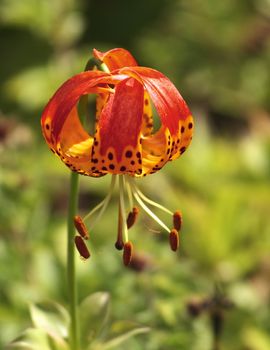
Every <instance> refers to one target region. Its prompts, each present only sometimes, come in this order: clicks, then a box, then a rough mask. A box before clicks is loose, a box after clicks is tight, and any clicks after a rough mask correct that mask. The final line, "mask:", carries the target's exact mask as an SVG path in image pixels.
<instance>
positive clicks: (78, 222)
mask: <svg viewBox="0 0 270 350" xmlns="http://www.w3.org/2000/svg"><path fill="white" fill-rule="evenodd" d="M73 220H74V225H75V227H76V230H77V231H78V233H79V234H80V235H81V237H82V238H84V239H89V233H88V231H87V228H86V226H85V224H84V222H83V220H82V218H81V217H80V216H79V215H76V216H74V219H73Z"/></svg>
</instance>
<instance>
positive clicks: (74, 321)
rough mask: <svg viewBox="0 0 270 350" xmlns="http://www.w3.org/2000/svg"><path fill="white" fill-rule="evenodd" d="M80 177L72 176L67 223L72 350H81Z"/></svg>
mask: <svg viewBox="0 0 270 350" xmlns="http://www.w3.org/2000/svg"><path fill="white" fill-rule="evenodd" d="M78 190H79V176H78V174H77V173H74V172H71V174H70V192H69V206H68V222H67V236H68V237H67V288H68V299H69V313H70V332H69V343H70V349H71V350H79V349H80V339H79V322H78V311H77V299H78V295H77V284H76V263H75V245H74V236H75V227H74V216H75V215H76V212H77V207H78Z"/></svg>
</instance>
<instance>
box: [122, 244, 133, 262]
mask: <svg viewBox="0 0 270 350" xmlns="http://www.w3.org/2000/svg"><path fill="white" fill-rule="evenodd" d="M132 252H133V245H132V243H131V242H130V241H128V242H126V243H125V244H124V252H123V263H124V265H125V266H128V265H129V264H130V262H131V259H132Z"/></svg>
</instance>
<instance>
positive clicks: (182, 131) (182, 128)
mask: <svg viewBox="0 0 270 350" xmlns="http://www.w3.org/2000/svg"><path fill="white" fill-rule="evenodd" d="M184 132H185V127H184V126H181V134H183V133H184Z"/></svg>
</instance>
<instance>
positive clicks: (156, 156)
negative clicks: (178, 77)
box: [41, 48, 193, 265]
mask: <svg viewBox="0 0 270 350" xmlns="http://www.w3.org/2000/svg"><path fill="white" fill-rule="evenodd" d="M93 55H94V57H95V59H96V60H98V61H99V62H100V64H103V66H105V67H106V71H101V70H99V69H98V67H95V69H93V70H91V71H90V70H89V71H85V72H82V73H79V74H77V75H75V76H73V77H72V78H70V79H68V80H67V81H66V82H65V83H64V84H63V85H62V86H61V87H60V88H59V89H58V90H57V91H56V93H55V94H54V95H53V97H52V98H51V99H50V101H49V102H48V104H47V106H46V107H45V109H44V111H43V114H42V118H41V125H42V131H43V135H44V137H45V140H46V142H47V144H48V146H49V147H50V149H51V150H52V152H53V153H55V154H56V155H58V156H59V157H60V158H61V160H62V161H63V162H64V163H65V164H66V165H67V166H68V167H69V168H70V170H72V171H75V172H77V173H79V174H83V175H86V176H92V177H100V176H104V175H106V174H111V175H112V180H111V186H110V189H109V191H108V194H107V196H106V197H105V199H104V200H103V201H102V202H101V203H99V204H98V205H97V206H96V207H95V208H93V209H92V210H91V211H90V213H89V214H87V215H86V217H84V218H83V220H82V219H81V218H79V217H78V216H76V217H75V226H76V228H77V229H78V227H79V226H80V223H83V225H84V226H85V224H84V223H87V222H89V223H90V228H92V227H93V225H94V224H95V223H96V222H97V221H98V220H99V219H100V217H101V216H102V214H103V213H104V211H105V209H106V207H107V206H108V203H109V201H110V199H111V197H112V193H113V189H114V187H115V184H116V181H117V180H118V182H119V213H118V235H117V241H116V244H115V245H116V248H117V249H124V254H123V259H124V263H125V264H126V265H127V264H128V263H129V262H130V260H131V256H132V243H131V242H130V241H129V238H128V229H129V228H130V227H131V226H132V225H133V224H134V222H135V221H136V219H137V216H138V207H137V206H135V205H134V202H136V203H137V205H138V206H139V207H141V209H143V210H144V211H145V212H146V213H147V214H148V215H150V216H151V217H152V218H153V219H154V220H155V221H156V222H157V223H158V224H159V225H160V226H161V227H162V228H163V229H164V230H165V231H167V232H168V233H169V237H170V245H171V248H172V250H176V249H177V248H178V245H179V237H178V232H179V230H180V226H181V222H182V217H181V214H180V212H179V211H177V212H175V213H173V212H171V211H170V210H169V209H167V208H165V207H163V206H162V205H160V204H158V203H156V202H154V201H152V200H151V199H149V198H148V197H146V196H145V195H144V194H143V193H142V192H141V191H140V190H139V188H138V186H137V184H136V182H135V178H141V177H143V176H146V175H149V174H153V173H155V172H157V171H158V170H160V169H161V168H163V166H164V165H165V164H166V163H167V162H169V161H172V160H175V159H177V158H178V157H179V156H180V155H182V154H183V153H184V152H185V150H186V149H187V147H188V146H189V144H190V142H191V139H192V133H193V119H192V116H191V113H190V110H189V108H188V106H187V104H186V103H185V101H184V99H183V98H182V96H181V95H180V93H179V92H178V90H177V89H176V87H175V86H174V85H173V83H172V82H171V81H170V80H169V79H168V78H167V77H166V76H164V75H163V74H162V73H160V72H159V71H157V70H154V69H151V68H146V67H140V66H138V65H137V62H136V61H135V59H134V57H133V56H132V55H131V54H130V53H129V52H128V51H127V50H124V49H122V48H116V49H113V50H110V51H107V52H104V53H102V52H100V51H98V50H95V49H94V50H93ZM89 94H94V95H95V96H96V115H95V117H94V118H93V119H95V131H94V132H93V133H92V134H91V133H89V132H88V131H87V130H86V128H85V127H84V126H83V124H82V122H81V120H80V117H79V114H78V102H79V100H80V99H81V98H82V96H84V95H89ZM154 112H156V114H157V115H158V118H159V121H160V127H159V129H158V130H155V128H154V122H155V117H154ZM127 202H128V207H127ZM149 206H153V207H155V208H157V209H160V210H162V211H165V212H166V213H168V214H169V215H170V216H171V217H172V218H173V229H170V228H169V227H168V226H167V225H166V224H165V223H164V222H163V221H161V220H160V219H159V217H158V216H157V215H156V214H155V213H154V212H153V211H152V210H151V209H150V208H149ZM127 208H128V210H127ZM94 216H95V219H94V220H91V219H93V217H94ZM78 218H79V219H78ZM86 226H87V227H88V228H89V226H88V225H86ZM85 229H86V228H85ZM78 231H79V233H80V231H81V232H82V229H79V230H78ZM82 236H87V237H88V234H87V235H86V234H83V235H82ZM84 255H85V254H84Z"/></svg>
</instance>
